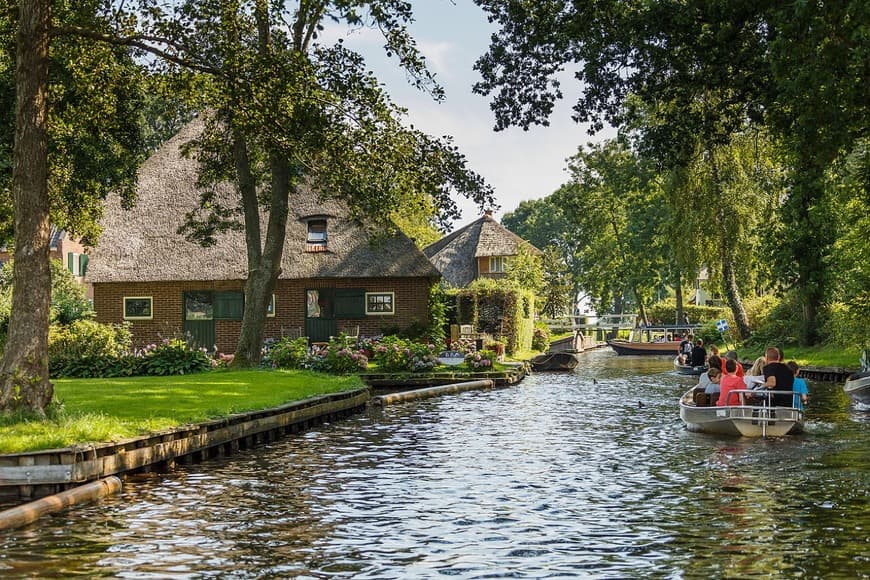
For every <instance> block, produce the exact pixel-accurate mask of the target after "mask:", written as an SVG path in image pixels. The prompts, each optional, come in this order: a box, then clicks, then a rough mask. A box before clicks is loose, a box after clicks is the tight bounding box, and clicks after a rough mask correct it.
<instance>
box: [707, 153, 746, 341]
mask: <svg viewBox="0 0 870 580" xmlns="http://www.w3.org/2000/svg"><path fill="white" fill-rule="evenodd" d="M709 157H710V169H711V172H712V177H713V188H714V191H715V193H716V198H721V195H719V193H720V191H721V189H720V186H721V180H720V177H719V165H718V164H717V162H716V157H715V153H714V152H713V151H709ZM716 207H717V210H716V212H717V215H718V219H719V223H720V224H723V225H722V228H720V231H721V232H722V233H723V235H722V238H721V239H720V240H719V244H718V246H719V262H720V263H721V265H722V291H723V292H724V293H725V300H726V301H727V302H728V306H729V307H730V308H731V313H732V314H733V315H734V322H735V324H737V331H738V332H739V333H740V337H741V338H744V339H746V338H748V337H749V335H750V334H751V330H750V329H749V317H748V316H747V315H746V308H744V306H743V297H742V296H741V295H740V287H739V286H738V285H737V273H736V271H735V269H734V256H735V255H736V252H735V249H734V247H733V244H734V242H733V237H732V236H731V234H730V232H729V231H728V230H727V229H724V225H725V224H727V223H728V220H731V219H733V216H729V215H726V213H725V204H722V203H720V204H717V206H716Z"/></svg>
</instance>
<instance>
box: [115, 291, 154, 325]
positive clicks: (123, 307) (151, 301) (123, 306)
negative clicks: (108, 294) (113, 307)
mask: <svg viewBox="0 0 870 580" xmlns="http://www.w3.org/2000/svg"><path fill="white" fill-rule="evenodd" d="M127 300H147V301H148V303H149V304H150V305H151V308H150V309H149V310H150V311H151V314H150V315H149V316H127ZM121 311H122V312H121V313H122V314H123V317H124V320H152V319H153V318H154V297H152V296H124V299H123V301H122V302H121Z"/></svg>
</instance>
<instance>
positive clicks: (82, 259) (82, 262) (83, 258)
mask: <svg viewBox="0 0 870 580" xmlns="http://www.w3.org/2000/svg"><path fill="white" fill-rule="evenodd" d="M87 271H88V257H87V255H85V254H81V255H79V276H84V275H85V274H86V273H87Z"/></svg>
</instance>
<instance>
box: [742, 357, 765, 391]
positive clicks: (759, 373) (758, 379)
mask: <svg viewBox="0 0 870 580" xmlns="http://www.w3.org/2000/svg"><path fill="white" fill-rule="evenodd" d="M765 364H767V359H766V358H764V357H763V356H760V357H758V358H757V359H755V362H754V363H753V364H752V368H751V369H749V372H748V373H747V374H745V375H743V382H744V383H745V384H746V388H747V389H755V388H757V387H758V386H759V385H763V384H764V365H765Z"/></svg>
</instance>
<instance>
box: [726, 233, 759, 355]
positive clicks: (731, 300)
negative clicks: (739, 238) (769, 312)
mask: <svg viewBox="0 0 870 580" xmlns="http://www.w3.org/2000/svg"><path fill="white" fill-rule="evenodd" d="M720 248H722V249H721V250H720V251H719V258H720V261H721V262H722V286H723V291H724V292H725V299H726V300H727V301H728V306H730V307H731V314H732V315H733V316H734V322H735V324H737V332H738V333H740V338H742V339H744V340H745V339H747V338H749V335H750V334H751V333H752V331H751V329H750V328H749V317H748V316H747V315H746V308H745V307H744V306H743V297H742V296H741V295H740V288H739V287H738V285H737V275H736V272H735V270H734V254H733V252H729V251H727V250H725V249H724V246H720Z"/></svg>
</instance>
